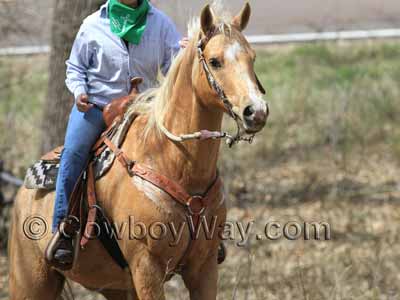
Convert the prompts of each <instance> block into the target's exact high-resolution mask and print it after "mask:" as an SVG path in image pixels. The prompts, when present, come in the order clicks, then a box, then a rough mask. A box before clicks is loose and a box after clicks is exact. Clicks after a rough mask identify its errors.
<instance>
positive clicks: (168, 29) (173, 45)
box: [161, 19, 181, 75]
mask: <svg viewBox="0 0 400 300" xmlns="http://www.w3.org/2000/svg"><path fill="white" fill-rule="evenodd" d="M164 28H165V30H164V34H163V38H164V40H163V44H164V53H163V62H162V64H161V71H162V73H163V74H164V75H165V74H167V72H168V70H169V67H170V66H171V62H172V58H173V57H174V56H175V55H176V54H177V53H178V52H179V49H180V46H179V41H180V40H181V35H180V34H179V32H178V30H177V29H176V26H175V24H174V23H173V22H172V21H171V20H170V19H167V20H166V26H165V27H164Z"/></svg>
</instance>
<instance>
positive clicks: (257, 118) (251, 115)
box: [243, 101, 269, 134]
mask: <svg viewBox="0 0 400 300" xmlns="http://www.w3.org/2000/svg"><path fill="white" fill-rule="evenodd" d="M268 116H269V107H268V104H267V103H266V102H265V101H262V103H257V104H250V105H248V106H246V107H245V108H244V110H243V126H244V129H245V131H246V133H248V134H254V133H257V132H259V131H261V130H262V129H263V128H264V126H265V124H266V123H267V119H268Z"/></svg>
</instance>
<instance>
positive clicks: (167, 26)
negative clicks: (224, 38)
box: [65, 2, 181, 107]
mask: <svg viewBox="0 0 400 300" xmlns="http://www.w3.org/2000/svg"><path fill="white" fill-rule="evenodd" d="M180 39H181V36H180V34H179V33H178V31H177V29H176V27H175V25H174V24H173V22H172V21H171V20H170V19H169V18H168V17H167V16H166V15H165V14H164V13H162V12H161V11H160V10H158V9H157V8H155V7H153V6H151V8H150V11H149V13H148V16H147V26H146V29H145V31H144V33H143V36H142V39H141V41H140V43H139V45H134V44H131V43H129V44H128V48H129V49H128V48H127V45H126V43H125V42H124V41H123V40H122V39H121V38H119V37H118V36H117V35H115V34H114V33H112V32H111V29H110V19H109V17H108V2H107V3H106V4H104V5H103V6H102V7H101V8H100V10H99V11H97V12H95V13H94V14H92V15H90V16H89V17H87V18H86V19H85V20H84V22H83V24H82V26H81V28H80V30H79V32H78V34H77V36H76V39H75V42H74V44H73V47H72V51H71V55H70V58H69V60H68V61H67V62H66V64H67V79H66V81H65V82H66V85H67V87H68V89H69V90H70V91H71V93H73V94H74V96H75V99H76V98H77V97H78V96H79V95H81V94H87V95H88V96H89V101H90V102H92V103H95V104H97V105H99V106H101V107H103V106H104V105H105V104H107V103H109V102H110V101H111V100H112V99H115V98H119V97H122V96H126V95H127V94H128V93H129V90H130V80H131V79H132V78H133V77H143V78H144V82H143V83H142V84H141V85H140V86H139V90H140V91H141V92H143V91H144V90H146V89H148V88H151V87H155V86H156V85H157V77H158V73H159V71H161V72H162V73H163V74H164V75H165V74H166V73H167V71H168V69H169V67H170V65H171V61H172V58H173V56H174V55H176V53H177V52H178V51H179V40H180Z"/></svg>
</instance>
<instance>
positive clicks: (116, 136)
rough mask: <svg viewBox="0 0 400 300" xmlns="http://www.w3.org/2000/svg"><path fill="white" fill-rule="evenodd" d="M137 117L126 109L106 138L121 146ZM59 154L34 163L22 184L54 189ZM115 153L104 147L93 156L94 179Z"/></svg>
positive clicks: (34, 187) (107, 165)
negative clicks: (99, 152)
mask: <svg viewBox="0 0 400 300" xmlns="http://www.w3.org/2000/svg"><path fill="white" fill-rule="evenodd" d="M136 117H137V113H135V111H133V110H128V111H127V112H126V113H125V115H124V117H123V119H122V120H121V121H120V122H115V123H114V124H113V125H112V128H111V129H110V130H108V131H107V136H108V138H109V139H110V140H111V141H112V142H113V143H114V144H115V145H117V146H118V147H121V146H122V143H123V142H124V140H125V137H126V134H127V132H128V130H129V128H130V126H131V124H132V122H133V121H134V120H135V118H136ZM60 156H61V155H56V157H55V156H53V157H52V158H51V159H46V158H42V159H40V160H39V161H37V162H36V163H34V164H33V165H32V166H31V167H30V168H29V169H28V171H27V172H26V176H25V182H24V185H25V187H26V188H28V189H42V190H54V189H55V188H56V182H57V175H58V169H59V167H60ZM114 159H115V154H114V152H112V151H111V150H110V149H109V148H108V147H105V148H104V150H103V151H102V152H101V154H100V155H98V156H96V157H94V158H93V161H94V173H95V178H96V180H97V179H99V178H101V177H102V176H104V175H105V174H106V173H107V171H108V170H109V169H110V168H111V166H112V164H113V162H114Z"/></svg>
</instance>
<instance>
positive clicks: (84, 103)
mask: <svg viewBox="0 0 400 300" xmlns="http://www.w3.org/2000/svg"><path fill="white" fill-rule="evenodd" d="M76 106H77V107H78V110H79V111H80V112H87V111H88V110H89V109H91V108H92V107H93V104H90V103H89V97H88V95H85V94H82V95H79V97H78V99H76Z"/></svg>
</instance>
